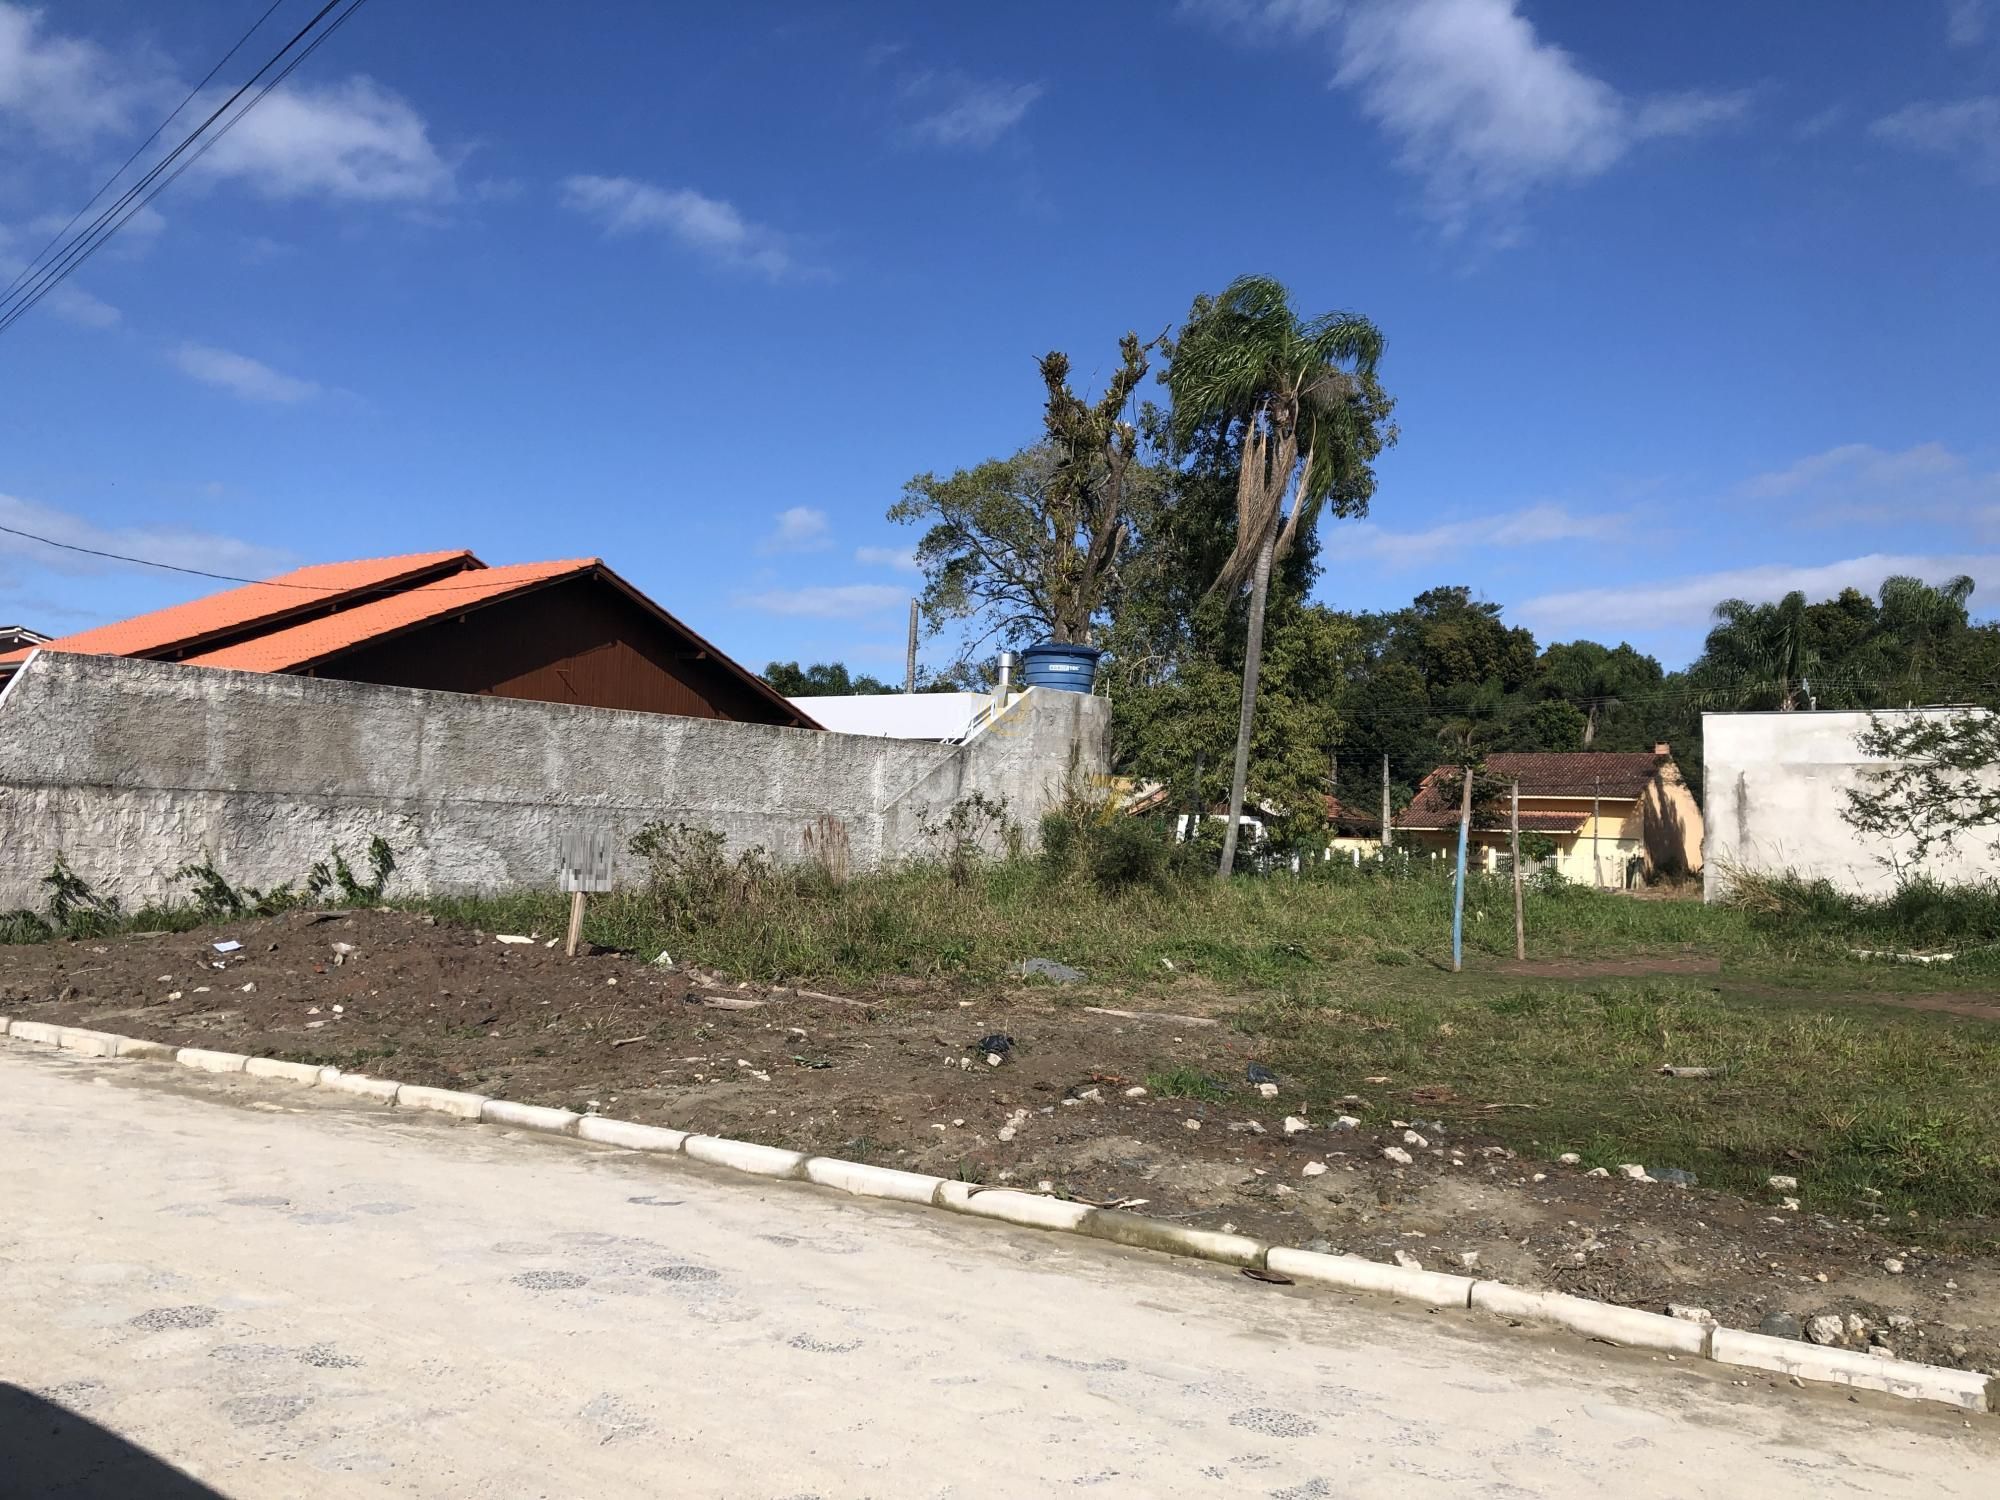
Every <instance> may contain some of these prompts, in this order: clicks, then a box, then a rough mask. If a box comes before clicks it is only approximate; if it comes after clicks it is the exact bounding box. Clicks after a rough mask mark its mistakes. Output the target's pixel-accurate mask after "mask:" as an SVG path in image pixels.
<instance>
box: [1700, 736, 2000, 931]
mask: <svg viewBox="0 0 2000 1500" xmlns="http://www.w3.org/2000/svg"><path fill="white" fill-rule="evenodd" d="M1943 712H1948V711H1946V710H1937V709H1915V710H1907V709H1906V710H1900V711H1899V710H1894V709H1892V710H1889V711H1888V712H1886V713H1885V714H1884V715H1883V717H1884V718H1889V719H1897V718H1906V717H1909V716H1910V715H1911V714H1912V713H1914V714H1916V715H1919V716H1925V717H1929V716H1935V715H1938V714H1940V713H1943ZM1867 727H1868V715H1867V714H1865V713H1847V712H1827V713H1759V714H1703V715H1702V718H1701V733H1702V752H1703V773H1702V786H1703V790H1704V792H1705V794H1706V795H1705V797H1704V799H1703V800H1704V802H1705V803H1706V812H1707V817H1706V825H1707V830H1708V842H1707V848H1706V854H1707V860H1706V863H1705V864H1704V866H1703V870H1702V878H1703V887H1704V891H1705V894H1706V895H1707V897H1708V899H1709V900H1711V901H1713V900H1715V899H1716V898H1717V897H1718V896H1719V895H1721V894H1723V893H1724V892H1725V891H1727V889H1728V888H1729V877H1730V872H1731V871H1732V870H1735V869H1739V868H1740V869H1744V870H1751V871H1756V872H1760V873H1764V874H1780V873H1783V872H1785V871H1788V870H1791V871H1796V872H1797V873H1799V874H1800V875H1803V876H1805V877H1806V878H1807V879H1808V880H1812V879H1819V878H1821V877H1824V878H1825V879H1827V880H1831V881H1832V882H1833V883H1834V884H1835V885H1838V886H1841V887H1843V888H1844V889H1847V890H1856V891H1865V892H1869V893H1871V894H1877V895H1879V894H1882V893H1884V892H1887V891H1891V890H1893V889H1895V886H1896V882H1897V880H1898V878H1899V874H1915V873H1918V872H1919V871H1921V872H1922V873H1924V874H1928V875H1932V876H1935V877H1936V878H1937V879H1939V880H1943V881H1966V880H1991V879H1993V878H1994V876H1995V875H1996V874H2000V856H1996V854H1995V851H1994V850H1993V848H1992V847H1991V844H1992V839H1991V836H1990V834H1987V833H1981V832H1978V831H1975V832H1974V833H1973V834H1972V835H1971V836H1970V837H1969V838H1965V839H1961V840H1960V841H1959V847H1958V849H1957V851H1956V852H1955V853H1950V854H1933V855H1932V856H1931V858H1930V859H1929V860H1928V861H1926V862H1925V863H1924V864H1922V865H1918V864H1916V863H1915V862H1914V861H1913V860H1912V858H1911V854H1910V848H1909V843H1908V841H1907V840H1883V839H1876V838H1872V837H1864V836H1863V835H1861V834H1859V833H1856V832H1855V831H1854V829H1852V828H1851V827H1849V826H1848V824H1847V822H1846V820H1845V819H1844V818H1843V817H1842V816H1841V814H1842V812H1843V811H1844V810H1845V808H1846V806H1847V795H1846V794H1847V792H1848V790H1849V789H1850V788H1854V787H1858V786H1860V785H1862V784H1863V783H1862V778H1863V775H1864V773H1865V772H1866V771H1867V770H1868V768H1870V767H1871V766H1879V765H1882V764H1884V762H1882V761H1879V760H1875V759H1872V758H1870V757H1868V756H1865V755H1863V754H1862V753H1861V750H1860V748H1859V746H1858V745H1857V743H1856V736H1858V735H1859V734H1860V733H1861V732H1862V730H1864V729H1866V728H1867Z"/></svg>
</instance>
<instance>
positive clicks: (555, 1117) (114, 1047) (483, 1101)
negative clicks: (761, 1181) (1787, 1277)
mask: <svg viewBox="0 0 2000 1500" xmlns="http://www.w3.org/2000/svg"><path fill="white" fill-rule="evenodd" d="M0 1036H4V1037H7V1038H9V1039H10V1040H13V1041H18V1042H25V1043H29V1044H31V1045H34V1046H40V1047H56V1048H60V1049H63V1050H67V1051H71V1052H75V1053H77V1054H79V1055H80V1056H89V1057H106V1058H113V1059H117V1060H120V1061H123V1060H125V1059H127V1058H133V1059H139V1060H142V1061H160V1062H177V1063H179V1064H180V1065H182V1066H184V1067H190V1068H198V1069H201V1070H202V1071H205V1072H212V1073H249V1074H251V1075H253V1076H256V1077H259V1078H270V1079H276V1080H278V1081H281V1082H289V1083H296V1084H299V1085H301V1086H303V1087H306V1088H313V1087H318V1088H324V1089H330V1090H333V1091H335V1092H337V1093H343V1094H353V1095H356V1096H357V1097H360V1098H364V1099H373V1100H376V1101H378V1102H380V1103H384V1104H391V1105H395V1106H397V1107H399V1108H404V1109H420V1110H429V1111H437V1112H439V1113H443V1114H446V1115H450V1116H452V1117H454V1118H457V1119H462V1120H470V1121H475V1122H479V1121H483V1122H487V1123H491V1124H495V1125H506V1126H512V1127H515V1128H517V1129H522V1130H534V1131H540V1132H543V1133H545V1134H549V1135H566V1136H574V1137H576V1138H577V1139H579V1140H585V1141H590V1142H592V1143H594V1144H597V1145H603V1146H615V1147H619V1148H621V1149H624V1150H628V1151H644V1152H650V1153H654V1154H659V1155H669V1156H687V1157H690V1158H692V1159H693V1160H695V1161H699V1162H705V1163H707V1164H708V1165H710V1166H717V1167H728V1168H730V1169H732V1170H734V1171H739V1172H747V1173H751V1174H754V1175H756V1176H759V1177H765V1178H773V1179H779V1180H783V1181H796V1182H810V1183H816V1184H818V1185H819V1186H821V1187H825V1188H830V1189H833V1190H834V1191H837V1192H843V1193H851V1194H853V1195H854V1196H856V1197H861V1198H881V1199H884V1200H888V1201H892V1202H897V1203H912V1204H919V1205H923V1206H925V1207H930V1208H936V1209H942V1210H945V1211H947V1212H950V1213H957V1214H963V1215H965V1216H966V1217H968V1218H975V1219H987V1220H991V1221H994V1222H997V1223H1003V1224H1014V1225H1018V1226H1021V1227H1023V1228H1028V1229H1042V1230H1050V1231H1054V1232H1057V1233H1065V1234H1079V1235H1083V1236H1086V1237H1087V1238H1090V1239H1099V1240H1107V1241H1109V1242H1110V1243H1112V1244H1116V1245H1126V1246H1129V1247H1131V1248H1134V1249H1139V1250H1158V1251H1161V1252H1164V1253H1165V1254H1168V1255H1186V1256H1191V1257H1193V1258H1195V1259H1198V1260H1209V1261H1216V1262H1219V1263H1220V1264H1222V1265H1229V1266H1243V1267H1248V1268H1250V1269H1253V1270H1271V1271H1275V1272H1277V1273H1279V1274H1281V1275H1284V1276H1289V1277H1291V1278H1292V1279H1293V1280H1295V1281H1300V1282H1307V1283H1311V1284H1315V1285H1323V1286H1334V1287H1340V1288H1342V1289H1344V1290H1347V1291H1356V1292H1368V1293H1372V1294H1376V1295H1383V1296H1390V1297H1397V1298H1401V1299H1402V1300H1404V1301H1409V1302H1417V1303H1421V1304H1423V1305H1424V1306H1426V1307H1435V1308H1452V1309H1459V1308H1465V1309H1469V1310H1471V1311H1474V1312H1484V1313H1488V1314H1490V1315H1492V1316H1494V1317H1498V1318H1505V1319H1508V1320H1512V1321H1519V1322H1530V1323H1545V1324H1549V1325H1551V1326H1553V1327H1557V1328H1562V1329H1566V1330H1568V1331H1570V1332H1573V1333H1579V1334H1582V1335H1584V1336H1585V1337H1587V1338H1594V1339H1602V1340H1604V1341H1606V1342H1608V1343H1612V1344H1620V1345H1624V1346H1627V1347H1630V1348H1637V1349H1652V1350H1657V1351H1660V1352H1662V1353H1667V1354H1672V1355H1675V1356H1681V1355H1686V1356H1688V1357H1689V1358H1694V1359H1704V1360H1710V1361H1713V1362H1714V1363H1716V1364H1721V1365H1728V1366H1731V1367H1733V1368H1740V1369H1753V1370H1768V1371H1772V1372H1774V1373H1776V1374H1781V1375H1792V1376H1796V1377H1798V1378H1799V1379H1800V1380H1814V1381H1823V1382H1826V1383H1829V1384H1833V1385H1844V1386H1850V1387H1853V1388H1856V1389H1862V1390H1871V1391H1879V1392H1882V1393H1883V1394H1885V1395H1889V1396H1897V1397H1901V1398H1903V1399H1904V1400H1910V1401H1936V1402H1941V1403H1943V1404H1944V1405H1947V1406H1953V1407H1957V1408H1958V1409H1960V1410H1962V1411H1975V1412H1992V1411H2000V1377H1995V1378H1992V1379H1989V1378H1988V1377H1986V1376H1984V1375H1980V1374H1976V1373H1974V1372H1972V1371H1969V1370H1952V1369H1946V1368H1945V1367H1943V1366H1941V1365H1923V1364H1916V1363H1914V1362H1912V1361H1909V1360H1900V1359H1883V1358H1878V1357H1876V1356H1874V1355H1870V1354H1858V1353H1855V1352H1853V1351H1852V1350H1846V1349H1824V1348H1820V1347H1819V1346H1817V1345H1814V1344H1806V1343H1799V1342H1796V1341H1794V1340H1791V1339H1775V1338H1769V1337H1766V1336H1765V1335H1763V1334H1757V1333H1744V1332H1741V1331H1739V1330H1737V1329H1734V1328H1712V1327H1708V1326H1706V1325H1704V1324H1700V1323H1690V1322H1687V1321H1686V1320H1684V1319H1680V1318H1669V1317H1665V1316H1662V1315H1661V1314H1659V1313H1649V1312H1642V1311H1641V1310H1639V1309H1638V1308H1633V1307H1619V1306H1616V1305H1615V1304H1612V1303H1608V1302H1592V1301H1590V1300H1589V1299H1587V1298H1584V1297H1570V1296H1566V1295H1564V1294H1562V1293H1560V1292H1534V1291H1527V1290H1524V1289H1522V1288H1520V1287H1512V1286H1508V1285H1507V1284H1506V1283H1505V1282H1499V1281H1475V1280H1473V1279H1472V1278H1470V1277H1465V1276H1450V1275H1446V1274H1444V1273H1442V1272H1437V1271H1414V1270H1406V1269H1405V1268H1403V1267H1401V1266H1392V1265H1384V1264H1382V1263H1381V1262H1379V1261H1372V1260H1365V1259H1363V1258H1362V1257H1360V1256H1354V1255H1322V1254H1319V1253H1317V1252H1315V1251H1311V1250H1294V1249H1291V1248H1289V1247H1287V1246H1283V1245H1266V1244H1265V1243H1264V1242H1263V1241H1261V1240H1254V1239H1251V1238H1249V1237H1248V1236H1246V1235H1240V1234H1219V1233H1217V1232H1215V1231H1214V1230H1208V1229H1191V1228H1188V1227H1186V1226H1185V1225H1180V1224H1169V1223H1167V1222H1165V1221H1164V1220H1160V1219H1149V1218H1146V1217H1145V1216H1144V1215H1142V1214H1134V1213H1125V1212H1123V1211H1121V1210H1117V1209H1108V1208H1093V1207H1091V1206H1090V1205H1088V1204H1085V1203H1076V1202H1072V1201H1070V1200H1068V1199H1064V1198H1056V1197H1052V1196H1050V1195H1048V1194H1045V1193H1026V1192H1021V1191H1019V1190H1017V1189H1014V1188H989V1187H982V1186H980V1185H979V1184H977V1183H970V1182H956V1181H951V1180H949V1179H945V1178H939V1177H930V1176H927V1175H925V1174H923V1173H921V1172H904V1171H900V1170H898V1169H896V1168H893V1167H875V1166H870V1165H868V1164H867V1163H865V1162H853V1161H842V1160H840V1159H839V1158H838V1157H831V1156H807V1155H806V1154H805V1153H803V1152H799V1151H788V1150H786V1149H784V1148H783V1147H779V1146H764V1145H759V1144H758V1143H756V1142H754V1141H736V1140H730V1139H728V1138H727V1137H725V1136H712V1135H692V1134H689V1133H688V1132H687V1131H683V1130H672V1129H669V1128H668V1127H666V1126H662V1125H639V1124H635V1123H633V1122H631V1121H627V1120H613V1119H608V1118H606V1117H604V1116H602V1115H581V1116H579V1115H577V1114H575V1113H574V1112H573V1111H570V1110H566V1109H551V1108H549V1107H547V1106H544V1105H538V1104H516V1103H514V1102H512V1101H511V1100H507V1099H488V1098H485V1097H484V1096H482V1095H479V1094H467V1093H460V1092H458V1091H456V1090H454V1089H439V1088H430V1087H427V1086H425V1085H421V1084H410V1083H396V1082H395V1081H393V1080H391V1079H387V1078H372V1077H369V1076H368V1075H367V1074H364V1073H345V1072H342V1071H341V1070H340V1069H339V1068H315V1067H312V1066H310V1065H308V1064H305V1063H290V1062H284V1061H282V1060H280V1059H278V1058H264V1057H259V1058H248V1057H245V1056H244V1055H243V1054H241V1053H237V1052H212V1051H209V1050H208V1049H206V1048H202V1047H181V1048H179V1049H175V1048H172V1047H169V1046H167V1045H166V1044H164V1043H161V1042H148V1041H144V1040H141V1039H140V1038H137V1037H127V1036H119V1035H117V1034H116V1033H113V1032H101V1031H88V1030H85V1029H83V1028H80V1027H64V1026H55V1025H51V1024H49V1023H47V1022H42V1021H15V1020H11V1019H9V1018H6V1017H0Z"/></svg>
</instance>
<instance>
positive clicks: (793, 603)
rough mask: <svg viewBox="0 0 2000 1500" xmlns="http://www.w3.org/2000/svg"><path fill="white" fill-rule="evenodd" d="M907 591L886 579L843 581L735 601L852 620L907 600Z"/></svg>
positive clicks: (768, 611) (766, 608)
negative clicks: (879, 580)
mask: <svg viewBox="0 0 2000 1500" xmlns="http://www.w3.org/2000/svg"><path fill="white" fill-rule="evenodd" d="M909 597H910V596H909V593H908V591H907V590H905V589H900V588H897V587H896V586H895V585H894V584H889V583H842V584H828V585H817V586H808V587H805V588H796V589H766V590H764V591H763V592H762V593H756V594H745V595H743V596H742V597H741V598H739V599H738V600H737V601H736V602H737V603H738V604H741V605H743V606H746V607H747V608H750V609H757V610H762V611H763V612H764V613H765V614H770V615H807V616H810V617H812V618H814V619H821V620H853V619H859V618H861V617H862V616H864V615H873V614H880V613H882V612H884V611H886V610H891V609H895V608H897V607H898V606H901V605H903V604H906V603H907V602H908V600H909Z"/></svg>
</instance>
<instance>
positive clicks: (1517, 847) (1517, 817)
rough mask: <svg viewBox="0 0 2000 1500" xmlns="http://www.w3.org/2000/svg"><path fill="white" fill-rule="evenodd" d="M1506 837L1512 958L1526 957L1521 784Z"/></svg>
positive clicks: (1516, 789)
mask: <svg viewBox="0 0 2000 1500" xmlns="http://www.w3.org/2000/svg"><path fill="white" fill-rule="evenodd" d="M1507 836H1508V839H1509V841H1510V842H1511V843H1512V845H1513V849H1514V957H1515V958H1517V959H1523V958H1526V957H1527V956H1528V932H1527V928H1526V927H1525V926H1524V925H1523V924H1522V920H1521V783H1520V782H1518V781H1517V782H1515V783H1514V810H1513V813H1512V815H1511V816H1510V817H1509V818H1508V820H1507Z"/></svg>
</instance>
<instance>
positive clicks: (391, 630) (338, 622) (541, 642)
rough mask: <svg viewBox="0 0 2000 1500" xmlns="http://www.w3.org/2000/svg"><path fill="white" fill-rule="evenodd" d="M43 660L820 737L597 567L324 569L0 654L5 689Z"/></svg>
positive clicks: (425, 560)
mask: <svg viewBox="0 0 2000 1500" xmlns="http://www.w3.org/2000/svg"><path fill="white" fill-rule="evenodd" d="M38 650H39V651H61V652H69V653H75V654H81V655H95V656H126V657H137V658H142V659H145V660H150V661H166V662H178V663H181V664H184V665H187V666H195V667H214V668H222V669H227V670H231V671H238V672H284V673H294V674H298V675H302V676H308V677H331V678H337V679H341V680H344V681H349V682H371V683H379V684H382V685H385V686H391V687H407V688H424V689H429V690H433V691H441V692H454V693H475V694H480V695H483V696H488V697H499V698H522V699H530V700H534V701H538V702H544V703H571V704H580V705H586V706H589V707H592V708H622V709H632V710H637V711H639V712H644V713H659V714H679V715H684V716H687V717H692V718H702V719H729V720H734V721H738V722H743V723H754V724H779V725H789V726H794V727H799V728H806V729H817V728H818V727H819V725H818V724H817V723H816V722H815V721H814V720H813V719H812V717H811V716H810V715H809V714H807V713H806V712H805V711H804V710H802V709H800V708H798V707H797V706H796V705H794V704H793V703H791V702H790V701H789V700H787V699H786V698H784V697H783V696H781V695H780V694H779V693H778V692H777V691H776V690H775V689H773V688H772V687H771V686H770V685H769V684H767V683H766V682H764V681H763V679H762V678H760V677H758V676H757V675H756V674H755V673H753V672H751V671H749V670H748V669H747V668H745V667H743V666H742V665H740V664H739V663H737V662H735V661H733V660H731V659H730V658H729V657H728V656H726V655H725V654H723V653H722V652H721V651H719V650H717V649H716V648H715V647H714V646H713V645H712V644H710V643H709V642H708V641H706V640H704V639H703V638H702V637H700V636H698V635H696V634H695V633H694V631H692V630H690V629H689V628H688V627H687V626H686V625H684V624H682V623H681V621H679V620H677V619H676V618H674V616H672V615H671V614H669V613H668V612H667V611H666V610H664V609H662V608H661V607H660V606H659V605H658V604H656V603H654V602H653V600H651V599H649V598H647V597H646V595H645V594H643V593H641V592H640V591H639V590H638V589H636V588H634V587H633V586H632V585H631V584H630V583H628V582H626V581H625V580H624V579H623V578H621V577H619V576H618V574H616V573H615V572H613V571H612V570H611V569H610V568H608V567H606V566H605V564H604V563H603V561H602V560H601V559H599V558H595V557H581V558H570V559H567V560H564V561H560V562H541V563H515V564H509V565H506V566H502V567H489V566H488V565H487V564H486V563H484V562H482V561H481V560H480V559H479V558H478V557H476V556H474V555H473V554H472V553H471V552H470V551H467V550H464V549H459V550H456V551H443V552H419V553H411V554H408V555H405V556H400V557H381V558H366V559H362V560H359V561H355V562H337V563H318V564H314V565H313V566H311V567H304V568H298V569H296V570H294V571H292V572H290V573H285V574H281V575H279V576H278V577H276V578H267V579H265V580H263V581H262V582H259V583H248V584H244V585H242V586H241V587H238V588H233V589H225V590H223V591H222V592H220V593H215V594H210V595H207V596H205V597H203V598H200V599H193V600H189V601H188V602H187V603H185V604H176V605H171V606H169V607H168V608H166V609H158V610H153V611H151V612H149V613H147V614H143V615H135V616H133V617H132V618H131V619H129V620H119V621H116V622H114V623H112V624H109V625H100V626H97V627H95V628H93V629H90V630H83V631H78V632H76V633H75V634H73V635H67V636H61V637H58V638H56V639H54V640H49V641H45V642H41V643H38V644H24V645H21V646H19V647H17V648H15V649H13V650H9V651H5V652H0V680H4V679H5V677H6V676H8V675H11V673H12V672H13V671H14V670H15V669H16V668H18V667H19V666H20V664H21V663H22V662H24V661H25V660H27V658H28V656H29V654H30V653H31V652H33V651H38Z"/></svg>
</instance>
